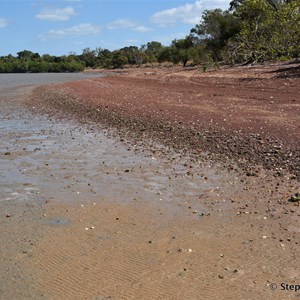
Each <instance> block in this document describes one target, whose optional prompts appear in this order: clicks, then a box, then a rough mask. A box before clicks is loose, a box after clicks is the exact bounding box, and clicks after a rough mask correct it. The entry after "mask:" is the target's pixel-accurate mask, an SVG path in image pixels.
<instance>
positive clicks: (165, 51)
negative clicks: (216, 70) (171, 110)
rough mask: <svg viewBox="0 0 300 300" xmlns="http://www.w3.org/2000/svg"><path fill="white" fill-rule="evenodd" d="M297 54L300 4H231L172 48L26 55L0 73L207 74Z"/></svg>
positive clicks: (252, 0)
mask: <svg viewBox="0 0 300 300" xmlns="http://www.w3.org/2000/svg"><path fill="white" fill-rule="evenodd" d="M299 53H300V0H233V1H231V2H230V7H229V8H228V9H227V10H224V11H223V10H221V9H214V10H206V11H204V12H203V15H202V18H201V21H200V22H199V23H198V24H196V25H195V26H194V27H193V28H192V29H191V30H190V32H189V34H188V35H187V36H186V37H185V38H183V39H175V40H173V41H172V43H171V44H170V45H168V46H164V45H162V44H161V43H160V42H157V41H152V42H148V43H147V44H145V45H142V46H141V47H136V46H128V47H124V48H121V49H118V50H114V51H110V50H108V49H103V48H96V49H94V50H93V49H90V48H85V49H83V51H82V53H81V54H80V55H76V54H75V53H70V54H69V55H67V56H52V55H49V54H44V55H42V56H41V55H39V54H38V53H33V52H31V51H28V50H23V51H21V52H18V53H17V56H16V57H15V56H13V55H11V54H10V55H8V56H2V57H0V72H1V73H12V72H77V71H82V70H84V69H85V68H121V67H123V66H124V65H141V64H154V63H163V62H169V63H172V64H182V65H183V66H186V65H187V64H193V65H198V64H201V65H202V66H203V68H204V69H206V68H207V67H209V66H211V65H214V64H219V63H223V64H236V63H258V62H263V61H270V60H288V59H292V58H298V57H299Z"/></svg>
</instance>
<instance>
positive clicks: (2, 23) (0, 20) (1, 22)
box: [0, 18, 8, 28]
mask: <svg viewBox="0 0 300 300" xmlns="http://www.w3.org/2000/svg"><path fill="white" fill-rule="evenodd" d="M7 25H8V21H7V20H6V19H4V18H0V28H4V27H6V26H7Z"/></svg>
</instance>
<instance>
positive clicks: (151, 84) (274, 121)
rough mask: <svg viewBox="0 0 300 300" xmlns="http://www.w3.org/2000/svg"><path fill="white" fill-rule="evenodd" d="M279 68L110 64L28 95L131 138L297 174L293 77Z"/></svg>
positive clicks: (297, 108) (42, 105)
mask: <svg viewBox="0 0 300 300" xmlns="http://www.w3.org/2000/svg"><path fill="white" fill-rule="evenodd" d="M282 68H285V65H282V64H276V65H274V66H270V65H268V66H255V67H251V68H249V67H239V68H232V69H228V68H226V69H221V70H214V71H210V72H207V73H200V74H199V72H198V71H197V70H195V69H192V70H188V71H187V70H186V69H185V68H174V69H171V68H168V69H167V70H166V69H162V68H161V69H157V68H156V69H149V68H146V69H134V70H133V69H130V70H121V71H120V70H114V71H113V72H111V73H113V74H114V75H115V76H113V77H110V76H109V77H102V78H97V79H92V80H83V81H80V82H76V83H75V82H70V83H66V84H55V85H53V86H48V87H39V88H37V89H36V90H35V91H34V93H33V96H32V99H31V101H33V103H35V106H39V109H40V110H41V111H46V112H48V113H50V114H51V113H53V108H54V110H56V111H58V110H61V112H58V113H60V114H61V115H62V116H63V115H65V114H69V115H73V116H75V118H77V119H79V120H81V121H83V122H89V121H95V122H96V123H97V122H98V123H100V124H102V125H105V126H108V127H113V128H116V129H117V131H119V134H120V136H121V138H122V136H124V135H125V136H126V137H129V136H130V137H131V139H132V140H133V142H134V141H136V140H140V139H142V140H144V141H147V140H149V139H151V140H152V139H153V140H156V141H159V142H162V143H163V144H165V145H167V146H169V147H172V148H173V149H180V150H187V151H188V152H189V153H194V154H196V155H201V153H203V152H205V153H208V154H209V155H210V156H211V157H212V158H213V159H216V160H218V161H221V162H224V163H226V162H228V161H229V162H230V161H234V162H235V163H238V164H239V165H240V167H241V168H244V169H245V172H246V173H247V174H253V175H254V176H255V171H254V172H253V170H252V169H253V168H254V169H255V168H256V166H262V167H264V168H266V169H268V170H272V171H273V172H274V174H275V175H277V176H282V175H283V174H285V173H291V176H295V177H296V178H297V179H298V180H299V178H300V140H299V139H298V138H297V137H298V136H299V135H300V125H298V124H297V123H298V115H300V104H299V97H298V92H299V88H298V87H297V84H298V83H299V82H300V80H299V78H297V77H296V78H288V79H286V78H278V76H279V75H280V74H282ZM145 71H147V72H145ZM120 72H121V73H120ZM104 73H105V72H104ZM237 90H239V92H237ZM243 90H244V91H243ZM240 91H242V92H240ZM33 98H35V99H36V100H33ZM37 99H39V100H37ZM41 99H44V101H40V100H41ZM222 102H223V103H222ZM247 102H249V103H247Z"/></svg>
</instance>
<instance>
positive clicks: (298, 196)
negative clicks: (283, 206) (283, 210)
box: [289, 192, 300, 202]
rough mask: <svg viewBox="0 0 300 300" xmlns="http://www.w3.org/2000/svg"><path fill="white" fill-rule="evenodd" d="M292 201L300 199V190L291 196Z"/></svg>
mask: <svg viewBox="0 0 300 300" xmlns="http://www.w3.org/2000/svg"><path fill="white" fill-rule="evenodd" d="M289 201H290V202H298V201H300V192H298V193H296V194H294V195H292V196H291V198H290V199H289Z"/></svg>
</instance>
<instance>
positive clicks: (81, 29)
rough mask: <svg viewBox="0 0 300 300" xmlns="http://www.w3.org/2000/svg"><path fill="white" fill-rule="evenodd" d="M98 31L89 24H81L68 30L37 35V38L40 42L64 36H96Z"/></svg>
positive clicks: (95, 26)
mask: <svg viewBox="0 0 300 300" xmlns="http://www.w3.org/2000/svg"><path fill="white" fill-rule="evenodd" d="M100 31H101V28H100V26H97V25H92V24H90V23H81V24H79V25H76V26H73V27H69V28H62V29H52V30H49V31H47V32H46V33H44V34H41V35H39V36H38V38H39V39H40V40H42V41H46V40H51V39H60V38H64V37H66V36H78V35H98V34H99V33H100Z"/></svg>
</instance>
